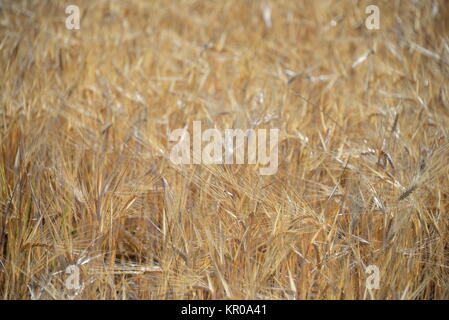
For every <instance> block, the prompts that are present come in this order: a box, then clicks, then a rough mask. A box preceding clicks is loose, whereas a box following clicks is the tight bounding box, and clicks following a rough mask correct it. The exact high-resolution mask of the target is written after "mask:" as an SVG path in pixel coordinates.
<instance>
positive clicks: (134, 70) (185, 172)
mask: <svg viewBox="0 0 449 320" xmlns="http://www.w3.org/2000/svg"><path fill="white" fill-rule="evenodd" d="M0 3H1V5H0V70H1V76H0V299H448V298H449V212H448V210H449V171H448V164H449V162H448V161H449V141H448V138H449V132H448V129H449V86H448V80H449V32H448V31H449V3H448V2H447V1H444V0H426V1H408V0H393V1H374V0H373V1H371V2H369V1H358V0H343V1H338V2H337V1H330V0H329V1H328V0H317V1H312V0H310V1H309V0H302V1H301V0H298V1H297V0H276V1H275V0H263V1H250V0H223V1H208V0H201V1H200V0H192V1H187V0H186V1H184V0H171V1H163V0H148V1H144V0H141V1H139V0H126V1H125V0H123V1H112V0H111V1H109V0H96V1H88V0H70V1H68V0H67V1H66V0H61V1H56V0H54V1H47V0H19V1H13V0H3V1H1V2H0ZM371 4H374V5H376V6H378V8H379V13H380V24H379V28H378V29H368V28H367V26H366V23H365V21H366V19H367V17H368V16H369V15H368V14H367V13H366V11H365V9H366V7H367V6H368V5H371ZM69 5H75V6H78V8H79V10H80V28H79V29H73V30H70V29H68V28H67V26H66V21H67V18H68V14H67V12H66V8H67V6H69ZM193 121H201V124H202V126H203V127H204V128H216V129H218V130H225V129H229V128H241V129H248V128H254V129H263V128H265V129H270V128H276V129H279V151H278V155H279V163H278V168H277V169H278V170H277V172H276V173H275V174H273V175H260V174H259V170H258V169H259V167H260V165H259V164H255V165H251V164H214V165H207V164H184V165H178V164H174V163H173V162H172V161H171V160H170V150H171V148H172V146H173V142H171V141H169V139H168V135H169V133H170V132H172V130H175V129H178V128H188V130H189V132H191V130H192V123H193ZM373 266H374V269H376V268H377V271H378V278H377V279H378V283H377V286H375V287H372V286H370V285H369V283H371V282H369V281H371V280H372V278H370V277H371V276H372V275H374V273H372V274H371V273H370V272H368V271H369V270H372V268H373ZM370 268H371V269H370ZM74 271H76V272H77V273H76V275H78V276H79V277H78V278H73V275H74V273H73V272H74ZM74 279H75V280H77V282H76V281H75V282H74ZM69 280H70V281H69ZM78 280H79V281H78ZM71 281H72V282H71ZM70 283H72V284H79V285H78V286H70Z"/></svg>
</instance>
